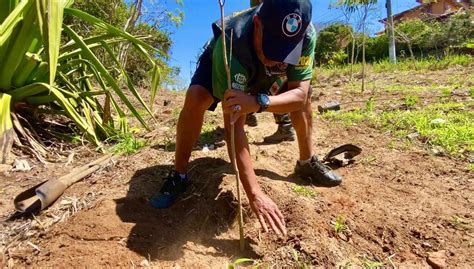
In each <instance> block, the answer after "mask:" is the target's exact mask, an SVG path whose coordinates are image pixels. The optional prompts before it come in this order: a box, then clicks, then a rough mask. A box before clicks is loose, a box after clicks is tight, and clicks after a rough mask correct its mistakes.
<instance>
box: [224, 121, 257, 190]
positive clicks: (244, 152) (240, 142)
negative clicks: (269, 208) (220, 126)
mask: <svg viewBox="0 0 474 269" xmlns="http://www.w3.org/2000/svg"><path fill="white" fill-rule="evenodd" d="M229 118H230V115H229V114H224V121H225V129H226V140H227V149H228V152H229V156H231V141H230V134H231V133H230V131H231V125H230V123H229ZM244 124H245V116H241V117H240V118H239V119H238V120H237V122H236V123H235V125H234V128H235V151H236V153H235V155H236V163H237V167H238V169H239V175H240V181H241V182H242V185H243V186H244V189H245V193H246V194H247V196H248V197H250V196H254V195H256V194H258V193H260V192H261V188H260V185H259V184H258V181H257V177H256V175H255V172H254V169H253V165H252V160H251V157H250V148H249V144H248V141H247V136H246V134H245V130H244ZM231 158H232V157H231Z"/></svg>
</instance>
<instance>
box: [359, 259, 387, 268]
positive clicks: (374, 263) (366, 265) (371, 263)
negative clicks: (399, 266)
mask: <svg viewBox="0 0 474 269" xmlns="http://www.w3.org/2000/svg"><path fill="white" fill-rule="evenodd" d="M384 265H385V264H384V263H383V262H379V261H374V260H370V259H367V258H364V261H363V263H362V266H364V268H365V269H375V268H381V267H383V266H384Z"/></svg>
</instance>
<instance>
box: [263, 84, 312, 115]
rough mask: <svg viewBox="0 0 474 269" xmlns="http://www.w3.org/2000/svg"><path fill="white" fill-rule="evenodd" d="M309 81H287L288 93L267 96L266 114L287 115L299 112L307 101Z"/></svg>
mask: <svg viewBox="0 0 474 269" xmlns="http://www.w3.org/2000/svg"><path fill="white" fill-rule="evenodd" d="M309 88H310V81H309V80H306V81H289V82H288V91H285V92H284V93H281V94H278V95H275V96H269V98H270V105H269V107H268V108H267V111H268V112H275V113H288V112H293V111H298V110H301V109H302V108H303V107H304V106H305V104H306V102H307V101H308V98H307V97H308V94H309Z"/></svg>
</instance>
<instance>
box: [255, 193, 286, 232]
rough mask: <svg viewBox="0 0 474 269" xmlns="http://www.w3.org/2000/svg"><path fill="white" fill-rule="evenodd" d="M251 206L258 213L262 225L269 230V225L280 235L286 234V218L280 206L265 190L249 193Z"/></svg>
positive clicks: (265, 229)
mask: <svg viewBox="0 0 474 269" xmlns="http://www.w3.org/2000/svg"><path fill="white" fill-rule="evenodd" d="M249 201H250V206H251V207H252V210H253V212H254V213H255V214H256V215H257V217H258V220H259V221H260V225H261V226H262V228H263V230H264V231H265V232H268V225H270V227H271V228H272V230H273V231H274V232H275V233H276V234H277V235H278V236H281V235H282V234H283V235H286V227H285V219H284V217H283V214H282V213H281V212H280V210H279V209H278V206H277V205H276V204H275V202H273V200H272V199H270V197H268V196H267V195H265V194H264V193H263V192H258V193H257V194H254V195H249Z"/></svg>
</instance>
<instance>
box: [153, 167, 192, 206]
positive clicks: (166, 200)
mask: <svg viewBox="0 0 474 269" xmlns="http://www.w3.org/2000/svg"><path fill="white" fill-rule="evenodd" d="M187 183H188V176H187V175H186V177H185V178H184V179H182V178H181V176H180V175H179V173H178V172H176V171H172V172H171V173H170V174H169V175H168V176H167V177H166V179H165V183H164V184H163V187H161V190H160V191H159V192H158V193H157V194H155V195H154V196H153V197H152V198H151V199H150V204H151V205H152V206H153V207H155V208H168V207H170V206H172V205H173V204H174V202H175V201H176V199H177V198H178V196H179V195H180V194H181V193H183V192H185V191H186V186H187Z"/></svg>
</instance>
